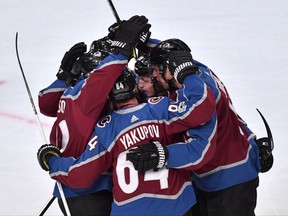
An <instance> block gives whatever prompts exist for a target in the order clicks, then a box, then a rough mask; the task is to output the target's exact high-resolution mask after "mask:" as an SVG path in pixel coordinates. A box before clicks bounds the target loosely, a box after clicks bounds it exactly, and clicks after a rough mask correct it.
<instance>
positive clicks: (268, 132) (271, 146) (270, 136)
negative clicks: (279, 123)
mask: <svg viewBox="0 0 288 216" xmlns="http://www.w3.org/2000/svg"><path fill="white" fill-rule="evenodd" d="M256 110H257V112H258V113H259V114H260V116H261V118H262V120H263V122H264V125H265V128H266V132H267V136H268V140H269V141H270V142H269V143H268V144H267V145H269V148H270V149H271V153H272V150H273V149H274V140H273V137H272V132H271V130H270V127H269V125H268V123H267V121H266V119H265V118H264V116H263V115H262V113H261V112H260V111H259V110H258V109H257V108H256ZM271 153H270V154H271ZM268 156H269V155H268Z"/></svg>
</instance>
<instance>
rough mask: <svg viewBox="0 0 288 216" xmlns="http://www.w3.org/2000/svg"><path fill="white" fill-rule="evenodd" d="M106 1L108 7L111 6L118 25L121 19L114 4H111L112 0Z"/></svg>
mask: <svg viewBox="0 0 288 216" xmlns="http://www.w3.org/2000/svg"><path fill="white" fill-rule="evenodd" d="M107 1H108V4H109V6H110V8H111V10H112V13H113V15H114V17H115V19H116V21H117V23H118V24H119V25H120V23H121V19H120V17H119V15H118V13H117V11H116V9H115V7H114V4H113V2H112V0H107Z"/></svg>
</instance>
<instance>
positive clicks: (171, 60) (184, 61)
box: [166, 50, 200, 84]
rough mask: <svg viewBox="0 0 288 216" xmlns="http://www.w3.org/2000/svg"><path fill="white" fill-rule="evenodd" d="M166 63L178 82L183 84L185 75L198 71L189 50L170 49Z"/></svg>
mask: <svg viewBox="0 0 288 216" xmlns="http://www.w3.org/2000/svg"><path fill="white" fill-rule="evenodd" d="M166 63H167V65H168V68H169V70H170V72H171V74H172V75H173V76H174V78H175V79H176V81H178V82H179V83H180V84H183V80H184V77H185V76H186V75H188V74H194V73H200V71H199V68H198V67H197V66H196V65H194V64H193V58H192V55H191V53H190V52H186V51H178V50H177V51H171V52H170V53H168V56H167V60H166Z"/></svg>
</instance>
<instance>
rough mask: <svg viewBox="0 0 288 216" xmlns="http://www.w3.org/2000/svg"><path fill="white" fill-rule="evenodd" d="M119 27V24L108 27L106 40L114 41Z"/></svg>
mask: <svg viewBox="0 0 288 216" xmlns="http://www.w3.org/2000/svg"><path fill="white" fill-rule="evenodd" d="M119 26H120V24H119V23H117V22H116V23H113V24H112V25H111V26H109V28H108V32H109V33H108V38H109V39H111V40H114V39H115V37H116V34H117V32H118V30H119Z"/></svg>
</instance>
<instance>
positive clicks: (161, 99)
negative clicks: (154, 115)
mask: <svg viewBox="0 0 288 216" xmlns="http://www.w3.org/2000/svg"><path fill="white" fill-rule="evenodd" d="M167 100H168V97H164V96H158V97H151V98H149V99H148V100H147V103H148V104H149V105H157V104H161V103H164V102H167Z"/></svg>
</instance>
